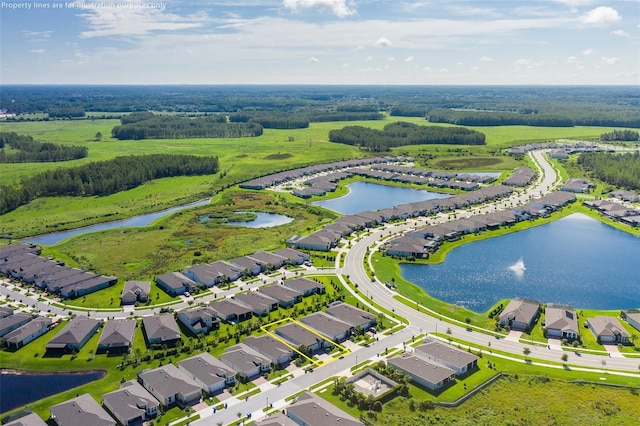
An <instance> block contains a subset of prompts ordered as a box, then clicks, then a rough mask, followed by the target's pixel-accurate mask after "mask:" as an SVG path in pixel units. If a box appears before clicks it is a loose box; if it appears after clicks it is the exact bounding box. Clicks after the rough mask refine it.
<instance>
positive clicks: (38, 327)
mask: <svg viewBox="0 0 640 426" xmlns="http://www.w3.org/2000/svg"><path fill="white" fill-rule="evenodd" d="M51 323H52V321H51V318H49V317H37V318H35V319H34V320H33V321H29V322H28V323H26V324H24V325H23V326H21V327H19V328H17V329H15V330H13V331H12V332H11V333H7V334H6V335H5V336H4V337H3V339H2V340H4V342H5V344H6V345H7V347H8V348H10V349H20V348H21V347H23V346H24V345H26V344H27V343H29V342H31V341H33V340H35V339H37V338H38V337H40V336H42V335H43V334H45V333H46V332H47V331H49V328H50V327H51Z"/></svg>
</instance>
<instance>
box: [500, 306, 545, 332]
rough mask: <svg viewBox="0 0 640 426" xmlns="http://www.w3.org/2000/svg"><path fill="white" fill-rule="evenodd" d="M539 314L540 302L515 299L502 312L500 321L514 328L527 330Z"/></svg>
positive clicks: (503, 324)
mask: <svg viewBox="0 0 640 426" xmlns="http://www.w3.org/2000/svg"><path fill="white" fill-rule="evenodd" d="M539 314H540V304H539V303H538V302H534V301H530V300H525V299H513V300H511V301H510V302H509V304H508V305H507V306H506V307H505V308H504V310H503V311H502V312H501V313H500V318H499V323H500V325H502V326H509V327H510V328H511V329H513V330H526V329H528V328H529V327H531V326H532V325H533V323H534V322H535V320H536V319H537V318H538V315H539Z"/></svg>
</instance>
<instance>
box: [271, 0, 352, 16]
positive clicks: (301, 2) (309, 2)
mask: <svg viewBox="0 0 640 426" xmlns="http://www.w3.org/2000/svg"><path fill="white" fill-rule="evenodd" d="M283 6H284V7H286V8H287V9H290V10H291V11H292V12H295V11H297V10H298V9H309V8H319V9H326V10H329V11H331V12H332V13H333V14H334V15H336V16H337V17H339V18H344V17H345V16H349V15H354V14H355V13H356V10H355V9H354V8H352V7H349V6H348V5H347V1H346V0H284V3H283Z"/></svg>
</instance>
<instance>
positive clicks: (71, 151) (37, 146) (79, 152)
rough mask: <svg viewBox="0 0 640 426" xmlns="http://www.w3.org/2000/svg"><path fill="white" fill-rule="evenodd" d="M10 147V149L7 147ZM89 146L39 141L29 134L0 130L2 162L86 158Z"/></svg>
mask: <svg viewBox="0 0 640 426" xmlns="http://www.w3.org/2000/svg"><path fill="white" fill-rule="evenodd" d="M5 147H6V148H10V149H5ZM88 154H89V148H87V147H84V146H67V145H58V144H54V143H49V142H38V141H35V140H33V138H32V137H31V136H28V135H18V134H17V133H14V132H10V133H9V132H0V163H37V162H38V163H39V162H46V161H68V160H77V159H80V158H84V157H86V156H87V155H88Z"/></svg>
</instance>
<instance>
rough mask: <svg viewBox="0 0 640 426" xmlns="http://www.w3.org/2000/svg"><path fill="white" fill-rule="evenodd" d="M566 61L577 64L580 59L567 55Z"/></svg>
mask: <svg viewBox="0 0 640 426" xmlns="http://www.w3.org/2000/svg"><path fill="white" fill-rule="evenodd" d="M567 63H568V64H571V65H577V64H580V61H579V60H578V58H576V57H575V56H569V57H568V58H567Z"/></svg>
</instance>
